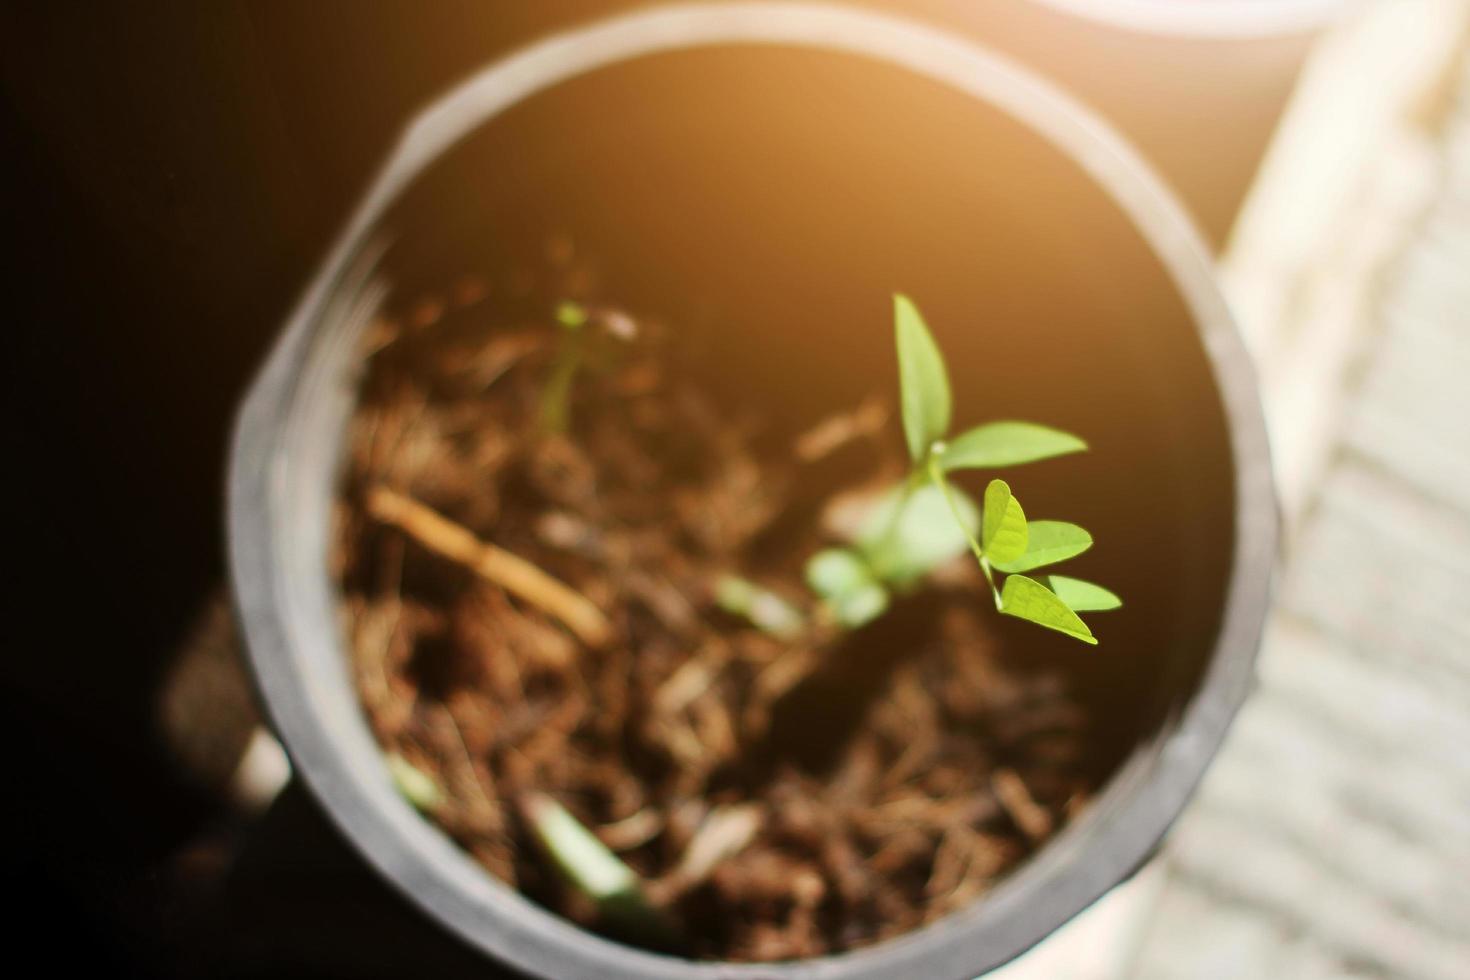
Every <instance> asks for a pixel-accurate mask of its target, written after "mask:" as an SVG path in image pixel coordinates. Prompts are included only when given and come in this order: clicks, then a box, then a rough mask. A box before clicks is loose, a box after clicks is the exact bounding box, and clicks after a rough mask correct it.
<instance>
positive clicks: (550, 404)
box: [541, 300, 588, 433]
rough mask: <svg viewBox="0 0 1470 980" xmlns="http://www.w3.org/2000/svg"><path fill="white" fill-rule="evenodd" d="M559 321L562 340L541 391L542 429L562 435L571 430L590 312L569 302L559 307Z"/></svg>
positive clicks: (557, 319) (557, 315)
mask: <svg viewBox="0 0 1470 980" xmlns="http://www.w3.org/2000/svg"><path fill="white" fill-rule="evenodd" d="M555 319H556V323H557V326H559V327H560V328H561V332H562V336H561V342H560V343H559V344H558V345H557V350H556V360H555V361H554V362H553V363H552V365H551V374H550V375H549V376H548V377H547V379H546V387H545V388H543V389H542V390H541V428H542V429H544V430H545V431H547V432H556V433H561V432H565V431H566V430H567V423H568V421H569V417H570V415H571V399H572V379H573V378H575V377H576V376H577V369H578V368H579V367H581V365H582V333H583V330H584V328H585V327H586V326H587V320H588V315H587V309H586V307H584V306H582V304H580V303H574V302H572V301H571V300H565V301H563V302H561V303H559V304H557V307H556V313H555Z"/></svg>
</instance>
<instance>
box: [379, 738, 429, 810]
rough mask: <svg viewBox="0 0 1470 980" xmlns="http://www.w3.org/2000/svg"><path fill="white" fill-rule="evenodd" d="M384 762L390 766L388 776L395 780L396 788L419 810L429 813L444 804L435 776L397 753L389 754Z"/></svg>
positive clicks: (384, 758)
mask: <svg viewBox="0 0 1470 980" xmlns="http://www.w3.org/2000/svg"><path fill="white" fill-rule="evenodd" d="M383 761H384V762H386V763H387V765H388V775H389V776H391V777H392V778H393V786H394V788H396V789H397V790H398V792H399V794H400V795H401V796H402V797H403V798H404V799H406V800H408V802H410V803H412V804H413V805H414V806H415V807H416V808H417V809H419V810H423V811H424V812H426V813H427V812H428V811H430V810H434V809H437V808H438V806H439V804H441V803H443V802H444V791H443V790H441V789H440V788H439V783H438V782H437V781H436V780H435V779H434V777H433V776H430V775H429V774H428V773H426V772H424V771H423V770H422V769H420V768H419V767H418V766H415V765H414V764H413V763H412V762H409V761H408V760H407V759H405V758H404V757H403V756H401V755H399V754H398V753H397V752H389V753H388V754H387V755H386V756H384V757H383Z"/></svg>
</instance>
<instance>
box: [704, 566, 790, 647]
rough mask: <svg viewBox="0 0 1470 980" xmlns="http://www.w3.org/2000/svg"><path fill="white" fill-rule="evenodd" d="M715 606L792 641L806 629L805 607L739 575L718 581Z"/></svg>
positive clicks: (756, 626) (778, 636)
mask: <svg viewBox="0 0 1470 980" xmlns="http://www.w3.org/2000/svg"><path fill="white" fill-rule="evenodd" d="M715 605H717V606H719V607H720V608H721V609H723V610H725V612H727V613H729V614H730V615H732V616H740V617H742V618H744V619H746V620H748V621H749V622H750V624H751V625H752V626H754V627H755V628H756V629H759V630H761V631H762V632H765V633H769V634H771V635H772V636H774V637H776V638H777V639H781V640H790V639H794V638H795V637H797V636H799V635H800V634H801V631H802V630H803V629H805V628H806V619H805V617H803V616H802V614H801V610H799V609H797V608H796V607H795V606H793V605H792V604H791V603H789V602H787V601H786V600H785V599H783V598H781V597H780V596H779V595H777V594H776V593H774V592H772V591H770V590H769V589H763V588H761V587H760V586H759V585H756V584H755V583H754V582H752V581H750V580H749V579H743V578H741V577H740V576H738V575H722V576H721V577H720V580H719V581H718V582H716V583H715Z"/></svg>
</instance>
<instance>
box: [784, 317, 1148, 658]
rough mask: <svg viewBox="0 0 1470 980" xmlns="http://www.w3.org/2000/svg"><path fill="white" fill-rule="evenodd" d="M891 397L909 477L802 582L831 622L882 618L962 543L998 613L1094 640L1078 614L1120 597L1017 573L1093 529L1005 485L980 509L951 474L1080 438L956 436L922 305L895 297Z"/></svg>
mask: <svg viewBox="0 0 1470 980" xmlns="http://www.w3.org/2000/svg"><path fill="white" fill-rule="evenodd" d="M894 334H895V340H896V343H897V348H898V375H899V395H900V403H901V406H902V417H903V434H904V440H905V442H906V443H907V445H908V452H909V461H910V467H909V473H908V475H907V476H906V477H905V479H904V480H903V482H902V483H900V484H899V485H898V486H895V487H894V488H893V489H891V490H890V491H889V492H888V493H887V494H885V495H884V496H883V497H882V498H881V499H880V500H879V501H878V502H877V504H875V505H874V506H873V508H872V509H871V512H870V513H869V514H868V516H867V518H866V520H865V521H864V522H863V525H862V527H861V528H860V529H859V530H858V532H857V534H856V535H855V536H854V537H853V540H852V542H851V545H850V546H849V547H846V548H831V549H827V550H824V551H821V552H818V553H817V554H816V555H814V556H813V557H812V558H811V559H810V561H809V562H808V563H807V567H806V579H807V583H808V584H809V585H810V586H811V587H812V589H813V591H815V592H816V593H817V594H818V595H819V596H820V597H821V598H822V600H823V603H824V607H825V609H826V611H827V613H828V615H830V617H831V618H832V619H834V620H835V621H837V622H838V623H840V624H841V625H843V626H846V627H848V628H856V627H858V626H861V625H863V624H864V623H867V622H869V621H871V620H872V619H874V618H876V617H877V616H880V615H882V613H883V611H884V610H885V609H886V608H887V607H888V605H889V602H890V597H891V595H892V594H893V593H895V592H903V591H907V590H909V589H912V588H913V587H914V585H915V584H916V583H917V582H918V581H919V580H920V579H922V578H923V577H924V576H925V575H927V574H928V573H930V572H931V571H933V570H934V569H935V568H936V567H938V566H939V565H940V564H942V563H944V562H946V561H949V560H950V559H952V558H954V557H956V556H958V555H960V554H963V553H964V552H965V551H966V550H969V551H970V552H971V553H972V554H973V555H974V556H975V560H976V561H977V562H978V563H979V565H980V569H981V571H982V572H983V573H984V575H985V580H986V582H987V583H988V584H989V586H990V590H991V593H992V595H993V597H994V599H995V606H996V609H998V610H999V611H1000V612H1002V613H1004V614H1006V615H1009V616H1016V617H1019V618H1021V619H1026V620H1030V621H1031V622H1033V623H1036V624H1038V625H1040V626H1044V627H1046V628H1048V629H1053V630H1057V631H1058V632H1061V633H1065V634H1067V635H1068V636H1071V637H1075V638H1076V639H1078V640H1081V641H1083V642H1084V643H1090V644H1096V643H1097V638H1096V637H1094V636H1093V634H1092V630H1091V629H1090V628H1089V627H1088V626H1087V624H1086V623H1084V622H1083V621H1082V619H1081V617H1079V616H1078V615H1077V614H1078V613H1079V612H1099V611H1102V610H1107V609H1116V608H1118V607H1119V606H1121V605H1122V601H1121V600H1120V599H1119V598H1118V597H1117V596H1116V595H1114V594H1113V593H1112V592H1109V591H1108V590H1107V589H1105V588H1103V587H1102V586H1100V585H1094V584H1093V583H1091V582H1084V581H1082V580H1081V579H1075V578H1068V577H1065V576H1060V575H1042V576H1039V577H1036V578H1030V577H1027V576H1026V575H1025V574H1023V573H1025V572H1030V571H1033V570H1035V569H1038V568H1043V567H1046V566H1049V565H1053V564H1056V563H1057V562H1060V561H1064V560H1065V559H1068V558H1072V557H1075V556H1076V555H1079V554H1081V553H1082V552H1084V551H1086V550H1087V549H1088V548H1090V547H1091V546H1092V535H1090V534H1088V533H1087V531H1086V530H1084V529H1083V528H1081V527H1079V526H1077V525H1076V524H1071V523H1068V522H1066V521H1031V520H1027V518H1026V514H1025V511H1024V510H1023V509H1022V507H1021V503H1020V501H1019V500H1017V499H1016V496H1015V494H1014V493H1013V492H1012V491H1011V488H1010V485H1009V484H1007V483H1006V482H1005V481H1004V480H999V479H993V480H991V481H990V483H989V485H987V487H986V488H985V497H984V502H983V506H977V505H976V503H975V501H974V500H972V499H971V498H970V497H969V496H968V495H967V494H966V493H965V492H964V491H963V490H962V489H960V488H959V487H957V486H955V485H954V484H953V483H952V482H950V479H949V476H950V474H952V473H956V472H959V471H963V470H991V469H999V468H1001V467H1007V466H1017V465H1020V464H1022V463H1034V462H1038V461H1040V460H1044V459H1051V458H1053V457H1056V456H1064V455H1067V454H1069V453H1075V452H1082V451H1084V450H1085V449H1087V444H1086V443H1085V442H1083V441H1082V440H1081V439H1079V438H1077V437H1076V436H1074V435H1071V434H1070V433H1067V432H1062V431H1060V430H1058V429H1053V428H1049V427H1047V426H1044V425H1037V424H1036V423H1033V422H1015V421H1001V422H989V423H986V424H984V425H979V426H976V427H975V428H972V429H969V430H966V431H964V432H962V433H960V434H959V435H957V436H954V437H953V438H951V437H950V435H949V433H950V428H951V423H952V414H953V399H952V397H951V394H950V386H949V373H948V371H947V369H946V368H945V364H944V357H943V355H942V354H941V353H940V351H939V345H938V344H937V343H935V341H934V337H933V335H932V334H931V333H930V332H929V328H928V326H926V325H925V323H924V319H923V317H922V316H921V315H920V314H919V310H918V308H917V307H915V306H914V304H913V303H912V302H911V301H910V300H909V299H908V297H906V296H902V295H899V296H895V297H894Z"/></svg>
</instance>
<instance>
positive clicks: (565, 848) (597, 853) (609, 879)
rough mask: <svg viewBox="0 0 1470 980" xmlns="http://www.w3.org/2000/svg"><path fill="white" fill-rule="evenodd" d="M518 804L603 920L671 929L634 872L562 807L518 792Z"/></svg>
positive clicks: (655, 930)
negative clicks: (650, 900) (519, 794)
mask: <svg viewBox="0 0 1470 980" xmlns="http://www.w3.org/2000/svg"><path fill="white" fill-rule="evenodd" d="M519 804H520V808H521V813H522V815H523V817H524V818H525V821H526V823H527V824H528V825H529V826H530V828H531V830H532V831H533V832H534V833H535V835H536V839H537V840H538V842H539V843H540V844H541V847H542V849H543V850H545V852H546V854H547V855H548V856H549V857H550V858H551V860H552V861H553V863H555V864H556V867H557V870H559V871H560V872H561V873H562V875H563V876H564V877H565V878H566V880H567V882H568V883H569V884H571V885H572V887H574V888H576V889H577V890H578V891H580V892H581V893H582V894H584V895H586V896H587V897H588V898H589V899H591V900H592V902H593V903H594V904H595V905H596V906H597V908H598V910H599V911H600V912H601V913H602V914H603V916H604V917H606V918H607V919H608V920H609V922H611V923H612V924H614V925H616V926H617V927H618V928H621V929H626V930H629V931H632V932H634V933H637V934H641V935H646V936H649V937H656V938H660V939H663V938H665V937H670V936H671V935H672V934H673V933H674V927H673V924H672V923H671V922H670V921H669V920H668V919H667V917H665V916H664V914H663V913H661V912H660V911H658V910H657V909H655V908H654V907H653V905H652V904H650V903H649V901H648V898H647V896H646V893H645V891H644V885H643V879H642V878H641V877H639V875H638V873H637V872H636V871H634V870H633V869H632V868H630V867H628V866H627V865H626V864H624V863H623V862H622V861H621V860H620V859H619V858H618V856H617V855H616V854H614V853H613V852H612V851H611V850H609V849H608V847H607V845H606V844H604V843H603V842H602V841H601V840H599V839H598V838H597V836H596V835H595V834H593V833H592V831H590V830H588V829H587V828H586V827H584V826H583V825H582V824H581V822H580V821H578V820H577V818H576V817H574V816H572V815H571V814H570V813H569V812H567V810H566V808H565V807H563V806H562V805H561V804H560V803H557V802H556V801H555V800H553V799H552V798H551V797H549V796H547V795H546V794H544V793H535V792H533V793H528V794H526V795H525V796H523V797H521V798H520V800H519Z"/></svg>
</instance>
